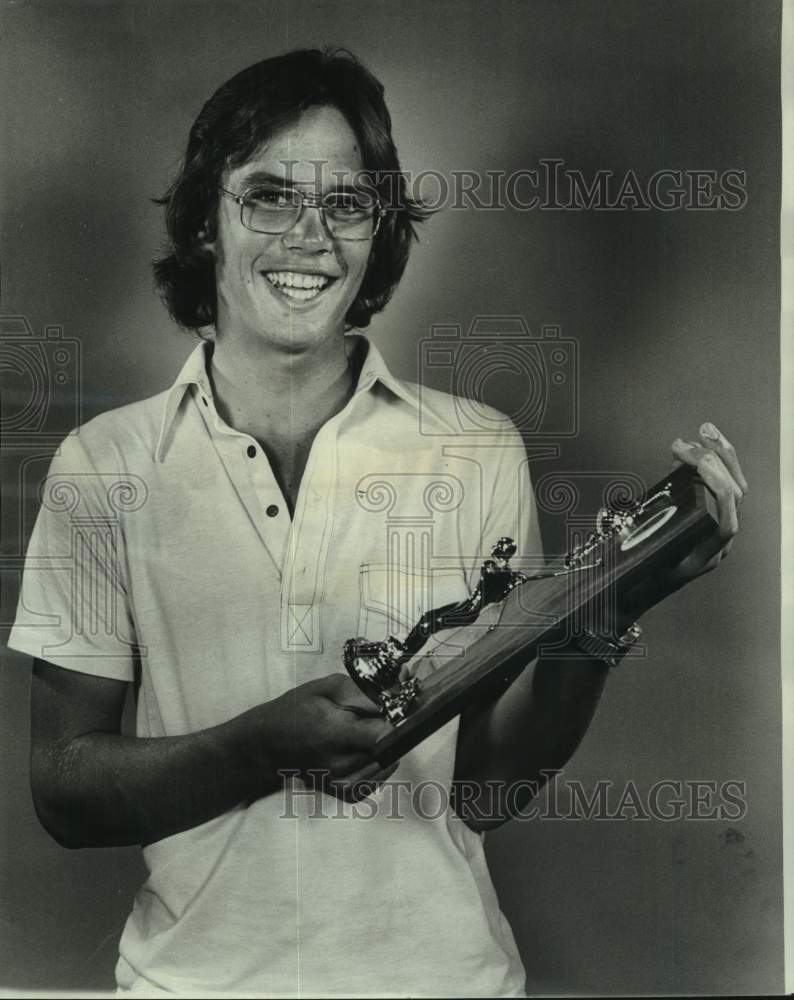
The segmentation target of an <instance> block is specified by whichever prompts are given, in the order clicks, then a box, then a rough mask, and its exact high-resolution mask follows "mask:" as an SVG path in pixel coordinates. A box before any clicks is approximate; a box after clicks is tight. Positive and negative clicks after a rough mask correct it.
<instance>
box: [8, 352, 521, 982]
mask: <svg viewBox="0 0 794 1000" xmlns="http://www.w3.org/2000/svg"><path fill="white" fill-rule="evenodd" d="M349 342H350V344H351V345H355V348H356V352H357V356H358V357H359V358H363V362H361V370H360V375H359V378H358V382H357V388H356V391H355V393H354V395H353V397H352V398H351V400H350V402H349V403H348V404H347V406H346V407H345V408H344V409H343V410H342V411H341V412H340V413H339V414H337V415H336V416H335V417H333V418H332V419H331V420H329V421H328V422H327V423H326V424H325V425H324V426H323V427H322V428H321V430H320V431H319V433H318V434H317V436H316V438H315V440H314V442H313V445H312V448H311V453H310V456H309V459H308V463H307V465H306V470H305V473H304V476H303V480H302V482H301V487H300V493H299V496H298V499H297V504H296V508H295V513H294V517H293V519H292V520H290V517H289V513H288V510H287V508H286V505H285V503H284V499H283V496H282V494H281V492H280V489H279V487H278V485H277V483H276V480H275V478H274V476H273V473H272V471H271V468H270V464H269V462H268V459H267V457H266V455H265V453H264V452H263V450H262V447H261V446H260V445H259V444H258V443H257V441H256V440H255V439H253V438H252V437H250V436H249V435H247V434H243V433H240V432H238V431H236V430H234V429H232V428H231V427H230V426H228V425H227V424H226V423H225V422H224V421H223V420H222V419H221V418H220V416H219V415H218V413H217V412H216V409H215V405H214V402H213V398H212V392H211V389H210V384H209V379H208V377H207V372H206V363H207V352H208V351H210V350H211V344H210V343H208V342H203V343H201V344H198V345H197V346H196V348H195V350H194V351H193V352H192V353H191V355H190V357H189V358H188V359H187V361H186V363H185V365H184V367H183V369H182V371H181V372H180V374H179V376H178V377H177V379H176V381H175V382H174V384H173V386H172V387H171V388H170V389H169V390H168V391H166V392H163V393H160V394H159V395H156V396H154V397H152V398H150V399H146V400H143V401H141V402H138V403H133V404H131V405H128V406H124V407H121V408H118V409H115V410H112V411H110V412H108V413H105V414H102V415H100V416H99V417H97V418H95V419H93V420H91V421H89V422H88V423H86V424H84V425H83V426H82V427H80V428H78V429H77V430H76V431H74V432H72V433H71V434H70V435H69V436H68V437H67V438H66V439H65V440H64V442H63V444H62V446H61V448H60V450H59V453H58V454H57V455H56V457H55V458H54V460H53V462H52V466H51V469H50V474H49V476H48V478H47V480H46V482H45V484H44V486H43V489H42V507H41V512H40V514H39V517H38V520H37V522H36V525H35V529H34V532H33V535H32V538H31V541H30V545H29V549H28V556H27V561H26V568H25V574H24V581H23V588H22V593H21V596H20V601H19V608H18V612H17V619H16V622H15V625H14V628H13V631H12V633H11V636H10V638H9V645H10V646H11V647H12V648H13V649H16V650H19V651H21V652H25V653H28V654H30V655H32V656H37V657H40V658H42V659H45V660H48V661H49V662H50V663H54V664H56V665H58V666H60V667H64V668H66V669H71V670H78V671H81V672H84V673H88V674H95V675H99V676H102V677H110V678H117V679H121V680H125V681H135V682H136V683H137V685H138V691H137V708H136V713H137V714H136V719H137V733H138V735H140V736H147V737H152V736H153V737H157V736H176V735H179V734H183V733H189V732H193V731H196V730H200V729H205V728H207V727H210V726H214V725H217V724H219V723H222V722H225V721H227V720H228V719H230V718H232V717H234V716H236V715H238V714H240V713H241V712H244V711H246V710H247V709H249V708H250V707H252V706H254V705H256V704H259V703H261V702H265V701H269V700H271V699H273V698H276V697H278V696H279V695H281V694H282V693H283V692H284V691H286V690H288V689H290V688H292V687H294V686H296V685H298V684H302V683H304V682H306V681H309V680H311V679H313V678H316V677H320V676H324V675H326V674H329V673H332V672H335V671H340V670H342V669H343V667H342V662H341V651H342V647H343V644H344V642H345V640H346V639H348V638H350V637H352V636H358V635H360V636H366V637H367V638H369V639H382V638H385V637H386V635H388V634H394V635H398V636H404V635H405V634H406V632H407V631H408V630H409V629H410V628H411V627H412V626H413V625H414V624H415V623H416V620H417V619H418V617H419V615H420V614H421V613H422V612H423V611H426V610H429V609H430V608H432V607H438V606H440V605H441V604H444V603H447V602H449V601H455V600H461V599H463V598H465V597H466V596H467V594H468V593H469V591H470V590H471V589H473V587H474V586H475V585H476V582H477V579H478V573H479V566H480V565H481V563H482V560H483V558H485V557H487V555H488V554H489V553H490V548H491V546H492V545H493V543H494V542H495V541H496V540H497V539H498V538H499V537H500V536H502V535H512V537H513V538H515V539H516V541H517V543H518V546H519V554H520V555H526V556H532V555H537V554H538V553H539V552H540V542H539V537H538V532H537V521H536V516H535V508H534V501H533V498H532V490H531V487H530V482H529V474H528V470H527V462H526V454H525V450H524V447H523V443H522V440H521V437H520V436H519V434H518V432H517V431H516V430H515V428H514V427H513V425H512V423H511V422H510V421H509V420H508V419H507V418H502V417H501V415H496V411H488V414H487V417H488V423H487V425H485V426H487V429H488V431H489V433H488V434H487V435H485V436H482V435H480V436H478V435H471V434H467V435H464V434H462V432H461V431H460V430H459V429H458V427H459V424H458V421H457V411H456V406H457V403H456V399H455V397H453V396H450V395H448V394H445V393H441V392H437V391H432V390H427V389H424V388H422V387H420V386H418V385H415V384H413V383H409V382H405V381H403V380H400V379H397V378H395V377H394V376H393V375H391V373H390V372H389V370H388V368H387V367H386V365H385V363H384V361H383V358H382V356H381V355H380V353H379V352H378V350H377V349H376V347H375V346H374V345H373V344H371V343H369V342H368V341H367V340H366V339H365V338H363V337H357V338H351V339H350V341H349ZM515 562H516V565H517V566H520V565H521V561H520V560H519V559H516V560H515ZM439 638H440V639H441V640H444V639H445V637H443V635H442V636H441V637H437V638H436V640H435V641H434V653H435V656H434V659H433V662H434V663H435V664H436V665H437V664H438V663H439V662H441V659H440V658H441V657H443V656H445V655H454V653H455V652H456V651H457V650H458V649H459V647H458V646H456V645H455V643H454V642H451V641H449V640H448V639H447V640H446V641H439ZM457 728H458V721H457V719H456V720H453V721H452V722H450V723H448V724H447V725H446V726H444V727H443V728H442V729H440V730H439V731H437V732H436V733H435V734H433V735H432V736H431V737H430V738H429V739H427V740H426V741H425V742H424V743H422V744H421V745H420V746H418V747H417V748H416V749H415V750H413V751H412V752H411V753H409V754H408V755H406V757H404V758H403V760H402V761H401V763H400V766H399V768H398V770H397V771H396V773H395V774H394V776H393V777H392V779H391V781H390V783H389V785H387V786H385V787H384V788H383V789H381V790H380V791H378V792H377V793H376V794H375V795H373V796H371V797H370V798H368V799H365V800H364V801H363V802H362V803H359V804H357V805H350V804H347V803H342V802H339V801H338V800H336V799H334V798H331V797H327V796H321V795H319V794H318V795H316V796H315V795H309V794H307V793H306V790H305V788H304V786H303V785H302V784H301V783H300V782H299V781H298V780H297V779H295V780H293V781H288V782H287V783H286V784H285V787H284V791H283V793H282V792H279V793H276V794H273V795H269V796H266V797H265V798H262V799H260V800H258V801H256V802H253V803H252V804H250V805H248V806H243V805H240V806H239V807H238V808H236V809H233V810H232V811H230V812H228V813H225V814H224V815H221V816H218V817H217V818H215V819H213V820H211V821H210V822H208V823H204V824H202V825H200V826H198V827H195V828H193V829H190V830H187V831H185V832H183V833H179V834H176V835H174V836H171V837H167V838H165V839H164V840H161V841H159V842H157V843H154V844H151V845H149V846H148V847H146V848H144V858H145V862H146V865H147V869H148V872H149V877H148V879H147V881H146V883H145V884H144V885H143V887H142V888H141V889H140V891H139V892H138V894H137V896H136V898H135V903H134V907H133V911H132V913H131V915H130V917H129V919H128V921H127V924H126V927H125V929H124V933H123V935H122V938H121V942H120V946H119V950H120V958H119V962H118V965H117V970H116V975H117V980H118V983H119V986H120V988H121V989H123V990H131V991H133V992H140V993H147V994H149V995H159V993H160V992H161V991H162V992H172V993H178V994H182V995H189V994H193V995H202V994H205V993H209V992H214V991H218V992H226V991H230V992H231V991H233V992H235V993H237V994H240V993H250V994H256V995H270V996H273V995H278V996H285V997H286V996H301V995H304V996H320V995H337V996H343V995H347V996H351V995H380V996H387V995H390V996H406V995H412V996H455V995H459V996H464V995H468V996H521V995H523V989H524V970H523V967H522V964H521V961H520V959H519V955H518V952H517V949H516V945H515V942H514V939H513V935H512V933H511V931H510V928H509V926H508V924H507V921H506V920H505V918H504V916H503V915H502V913H501V911H500V909H499V906H498V902H497V899H496V895H495V891H494V889H493V886H492V883H491V879H490V876H489V874H488V870H487V866H486V862H485V857H484V852H483V843H482V837H481V836H479V835H477V834H476V833H474V832H472V831H471V830H469V829H468V828H467V827H466V826H465V825H464V824H463V823H462V822H461V821H460V820H459V819H458V818H457V817H456V816H455V815H454V813H452V811H451V810H450V809H449V808H445V806H446V805H448V790H449V787H450V782H451V779H452V775H453V768H454V757H455V743H456V736H457ZM406 783H410V785H407V784H406ZM406 789H407V791H406Z"/></svg>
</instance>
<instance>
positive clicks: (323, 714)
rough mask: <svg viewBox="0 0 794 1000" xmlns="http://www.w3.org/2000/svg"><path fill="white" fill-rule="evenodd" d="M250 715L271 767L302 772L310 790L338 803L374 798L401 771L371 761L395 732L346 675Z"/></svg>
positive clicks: (312, 684) (314, 684)
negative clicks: (378, 745) (382, 742)
mask: <svg viewBox="0 0 794 1000" xmlns="http://www.w3.org/2000/svg"><path fill="white" fill-rule="evenodd" d="M246 714H247V715H249V716H250V717H251V718H250V720H249V721H251V722H253V723H254V726H255V727H256V728H257V729H258V737H259V739H260V740H261V741H262V744H261V745H263V746H264V753H265V758H266V760H267V762H268V763H269V764H270V767H272V762H275V763H276V765H277V767H278V768H279V769H280V770H285V771H288V770H293V771H294V770H298V771H299V772H300V774H301V777H302V778H303V780H304V781H306V782H307V783H308V784H310V785H313V786H316V787H320V788H321V789H322V790H323V791H325V792H328V793H329V794H331V795H336V796H337V797H338V798H342V799H345V800H347V801H356V800H358V799H360V798H363V797H364V796H366V795H368V794H371V792H372V790H373V789H374V788H375V787H376V786H377V785H378V784H379V783H380V782H382V781H385V780H386V778H388V777H389V775H391V774H393V773H394V771H395V769H396V767H397V765H396V764H393V765H391V766H389V767H388V768H382V767H381V766H380V765H379V764H377V763H375V762H373V761H372V751H373V749H374V747H375V744H376V743H377V741H378V740H379V739H380V738H381V737H382V736H384V735H386V733H388V732H389V731H390V730H391V726H390V725H389V723H388V722H386V720H385V719H384V718H383V717H382V716H381V714H380V711H379V709H378V706H377V705H375V704H374V703H373V702H372V701H370V700H369V698H367V697H366V695H364V694H363V692H361V691H360V690H359V688H358V687H357V686H356V684H355V683H354V682H353V681H352V680H351V679H350V678H349V677H348V676H346V675H345V674H342V673H336V674H328V675H327V676H326V677H320V678H318V679H317V680H313V681H308V682H307V683H306V684H301V685H299V686H298V687H296V688H293V689H292V690H290V691H287V692H286V693H285V694H283V695H281V696H280V697H279V698H276V699H275V700H274V701H271V702H268V703H267V704H266V705H262V706H259V707H258V708H255V709H252V710H251V712H250V713H246Z"/></svg>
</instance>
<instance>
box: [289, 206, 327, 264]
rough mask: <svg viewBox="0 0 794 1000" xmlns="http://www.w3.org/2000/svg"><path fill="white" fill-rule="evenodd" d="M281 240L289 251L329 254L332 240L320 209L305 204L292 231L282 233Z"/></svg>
mask: <svg viewBox="0 0 794 1000" xmlns="http://www.w3.org/2000/svg"><path fill="white" fill-rule="evenodd" d="M282 240H283V241H284V245H285V246H286V247H287V249H289V250H307V251H310V252H312V253H318V252H323V251H326V252H329V253H330V252H331V250H332V249H333V240H332V238H331V234H330V233H329V232H328V227H327V226H326V224H325V219H324V218H323V214H322V208H321V207H320V206H319V205H307V204H306V203H305V202H304V203H303V204H302V205H301V211H300V215H299V216H298V218H297V220H296V222H295V224H294V225H293V227H292V229H288V230H287V231H286V233H284V235H283V236H282Z"/></svg>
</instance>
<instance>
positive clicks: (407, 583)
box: [358, 563, 469, 655]
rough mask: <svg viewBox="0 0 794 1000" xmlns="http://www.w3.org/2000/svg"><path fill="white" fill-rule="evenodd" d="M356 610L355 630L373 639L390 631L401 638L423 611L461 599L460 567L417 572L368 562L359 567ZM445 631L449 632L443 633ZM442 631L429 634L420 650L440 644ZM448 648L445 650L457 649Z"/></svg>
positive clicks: (466, 593) (463, 585)
mask: <svg viewBox="0 0 794 1000" xmlns="http://www.w3.org/2000/svg"><path fill="white" fill-rule="evenodd" d="M359 588H360V598H361V604H360V611H359V619H358V634H359V635H360V636H363V637H364V638H366V639H370V640H371V641H373V642H376V641H382V640H384V639H386V638H387V637H388V636H390V635H393V636H395V637H396V638H397V639H404V638H405V637H406V636H407V635H408V633H409V632H410V631H411V629H412V628H413V627H414V625H416V623H417V622H418V621H419V619H420V618H421V616H422V615H423V614H424V613H425V612H426V611H431V610H433V609H434V608H440V607H441V606H442V605H444V604H451V603H454V602H458V601H464V600H466V598H467V597H468V596H469V589H468V587H467V586H466V581H465V579H464V577H463V574H462V573H461V571H460V570H457V569H440V570H434V571H432V572H431V573H418V572H416V571H415V570H410V569H408V568H406V567H401V566H391V565H389V564H387V563H369V564H365V565H363V566H362V567H361V569H360V571H359ZM446 634H447V635H449V633H446ZM444 636H445V633H444V632H437V633H436V635H435V636H431V638H430V640H429V641H428V643H427V645H426V646H424V648H423V650H422V652H433V651H435V650H437V649H438V648H439V646H440V645H442V644H444ZM458 651H459V650H458V648H457V647H455V648H454V649H453V648H450V649H449V650H448V652H449V653H450V654H453V655H454V653H455V652H458Z"/></svg>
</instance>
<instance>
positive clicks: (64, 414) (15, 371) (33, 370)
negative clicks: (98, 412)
mask: <svg viewBox="0 0 794 1000" xmlns="http://www.w3.org/2000/svg"><path fill="white" fill-rule="evenodd" d="M0 373H2V377H3V407H2V411H1V412H0V433H2V438H3V445H4V447H5V448H13V447H20V448H22V447H29V446H31V445H37V446H38V445H42V446H45V447H54V446H56V445H58V444H59V443H60V442H61V440H62V439H63V434H64V427H77V426H78V425H79V424H80V392H79V386H80V343H79V341H77V340H74V339H73V338H67V337H64V335H63V329H62V327H60V326H46V327H45V328H44V333H43V335H40V334H36V333H34V332H33V330H32V328H31V326H30V323H29V322H28V321H27V319H26V318H25V317H24V316H0Z"/></svg>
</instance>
